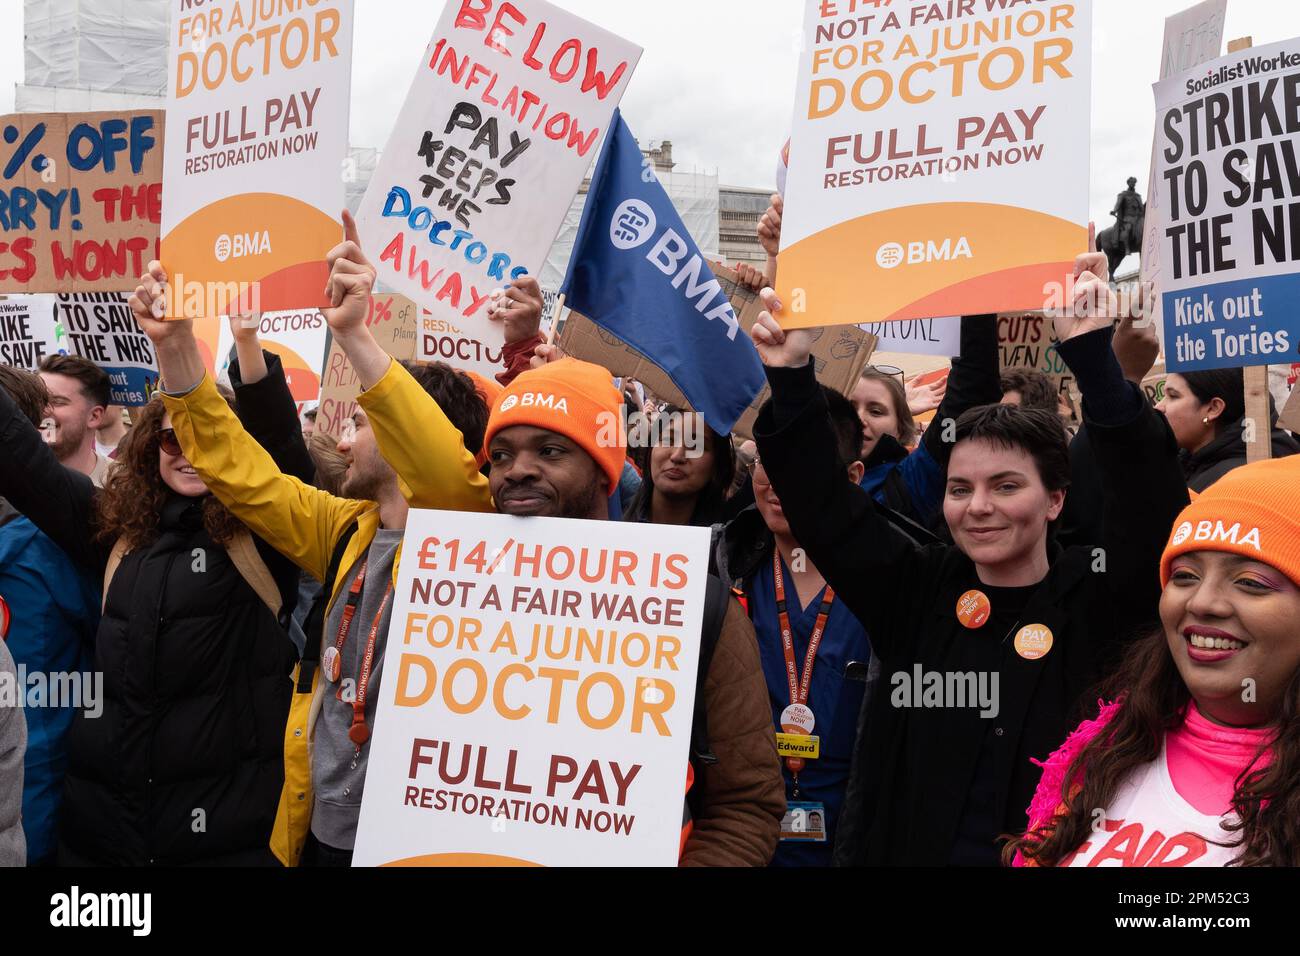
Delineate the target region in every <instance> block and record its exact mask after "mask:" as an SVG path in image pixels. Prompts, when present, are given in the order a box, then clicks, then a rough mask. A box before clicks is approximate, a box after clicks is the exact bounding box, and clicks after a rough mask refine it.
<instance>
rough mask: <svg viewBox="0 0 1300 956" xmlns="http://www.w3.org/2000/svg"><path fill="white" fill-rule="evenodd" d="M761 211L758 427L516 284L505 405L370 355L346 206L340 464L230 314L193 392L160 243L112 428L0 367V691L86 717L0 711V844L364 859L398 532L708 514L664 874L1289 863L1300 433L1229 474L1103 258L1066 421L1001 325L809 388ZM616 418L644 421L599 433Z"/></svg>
mask: <svg viewBox="0 0 1300 956" xmlns="http://www.w3.org/2000/svg"><path fill="white" fill-rule="evenodd" d="M781 213H782V206H781V201H780V197H774V200H773V204H772V207H771V208H770V209H769V210H768V213H767V214H766V215H765V216H764V217H763V219H762V222H761V224H760V227H759V240H760V242H761V243H762V244H763V245H764V247H765V249H767V251H768V261H767V264H766V267H765V268H764V269H763V270H761V271H760V270H757V269H748V270H746V272H745V273H744V275H743V278H744V279H745V280H746V281H748V282H750V283H751V284H752V285H753V286H754V287H755V288H756V289H758V288H762V293H761V294H762V297H763V302H764V306H765V311H764V312H763V313H762V315H760V317H759V319H758V321H757V323H756V324H755V326H754V328H753V331H752V337H753V341H754V344H755V346H756V347H757V349H758V352H759V355H760V357H761V359H762V360H763V363H764V365H765V367H766V369H767V377H768V382H769V384H770V386H771V390H772V397H771V400H770V401H769V402H767V404H766V405H765V406H764V407H763V409H762V411H761V413H760V414H759V416H758V419H757V422H756V423H755V425H754V429H753V437H752V440H744V439H742V437H740V436H728V435H721V434H718V433H716V432H713V431H712V430H710V429H708V428H707V427H705V426H704V425H703V423H702V421H700V420H698V419H697V418H696V416H694V414H693V413H691V412H689V411H684V410H682V409H679V408H676V407H674V406H671V405H666V404H664V403H661V402H659V401H657V400H656V399H655V397H654V396H653V395H650V394H648V393H647V392H646V390H645V388H644V386H642V385H640V384H639V383H635V382H630V381H622V382H619V383H616V382H615V380H614V378H613V377H612V376H611V374H610V373H609V372H608V371H607V370H605V369H603V368H601V367H599V366H596V365H592V364H590V363H586V362H582V361H579V360H577V359H574V358H570V357H566V356H564V355H563V354H562V353H561V352H560V351H559V349H557V348H556V347H555V346H554V345H551V344H549V343H548V342H547V341H546V339H544V338H543V336H542V335H541V332H540V322H541V316H542V312H543V300H542V295H541V290H540V287H539V286H538V284H537V283H536V281H535V280H533V279H531V278H528V277H524V278H521V279H518V280H516V281H515V282H514V283H512V284H511V285H510V286H509V287H508V288H507V289H505V290H502V291H501V292H499V293H497V294H496V295H495V297H494V299H493V304H492V306H491V316H492V317H493V318H494V319H495V320H498V321H500V322H501V323H502V325H503V327H504V330H505V336H506V341H507V348H506V358H505V362H504V364H503V368H502V371H501V373H500V374H499V375H498V376H497V379H496V381H488V380H485V379H483V378H481V377H477V376H470V375H468V374H465V373H462V372H459V371H457V370H455V369H452V368H450V367H448V366H446V365H440V364H433V365H420V364H411V363H401V362H396V361H394V360H393V359H391V358H390V357H389V356H388V354H387V353H385V352H384V350H383V349H382V348H381V347H380V346H379V345H378V343H377V342H376V341H375V339H374V337H373V336H372V334H371V332H370V330H369V329H368V327H367V325H366V321H365V320H366V317H367V315H368V311H369V306H370V298H371V294H372V291H373V286H374V281H375V269H374V267H373V265H372V264H371V261H370V259H369V258H368V257H367V254H366V251H365V250H363V249H362V248H361V246H360V242H359V239H358V237H357V233H356V227H355V223H354V222H353V221H352V219H351V217H350V216H348V215H347V214H345V215H344V225H345V238H344V241H343V242H342V243H341V244H340V245H339V246H338V247H337V248H335V249H334V250H333V251H332V252H331V254H330V256H329V260H328V266H329V270H330V273H329V286H328V290H327V295H328V298H329V300H330V302H331V303H332V305H331V307H330V308H327V309H325V310H323V314H324V316H325V319H326V320H327V322H328V324H329V327H330V330H331V333H332V335H333V337H334V341H335V342H336V343H337V344H338V345H339V346H340V347H341V348H342V349H343V350H344V352H345V353H346V354H347V356H348V358H349V359H350V361H351V362H352V364H353V366H354V368H355V369H356V372H357V375H358V377H359V379H360V382H361V385H362V387H363V391H362V394H361V397H360V399H359V404H358V410H357V412H356V414H355V416H354V417H353V419H352V421H351V423H350V425H349V427H348V429H347V434H346V435H345V436H344V437H343V439H342V440H341V441H339V442H338V443H337V445H335V444H334V443H333V442H332V441H331V440H329V439H327V438H326V437H325V436H324V435H323V433H322V432H321V430H319V429H317V428H316V420H315V416H314V415H311V414H309V415H308V417H306V418H305V419H304V418H300V417H299V415H298V412H297V408H296V406H295V403H294V400H293V398H292V397H291V395H290V392H289V388H288V384H287V381H286V378H285V372H284V369H283V367H282V365H281V363H280V360H279V359H278V358H277V357H275V356H274V355H272V354H271V353H270V352H264V351H263V350H262V348H261V347H260V344H259V342H258V339H257V333H256V328H257V322H256V321H249V320H247V319H246V318H234V319H232V320H231V331H232V336H233V339H234V343H235V351H236V353H237V360H236V361H235V362H234V363H233V364H232V366H231V370H230V376H229V378H230V387H229V388H227V387H226V386H225V385H224V384H218V383H217V382H216V381H214V380H213V377H212V375H211V373H210V372H209V371H208V369H207V368H206V367H205V364H204V360H203V358H202V351H201V349H200V347H199V346H198V344H197V342H196V339H195V335H194V331H193V327H192V323H191V322H189V321H184V320H182V321H160V320H159V318H158V316H159V315H160V314H161V312H160V309H159V306H160V304H161V301H162V299H163V297H164V296H165V294H166V291H167V281H168V276H167V273H166V271H165V268H164V265H163V264H160V263H152V264H151V266H150V269H149V272H148V274H146V275H145V276H142V277H141V280H140V284H139V287H138V288H137V289H136V291H135V294H134V296H133V297H132V301H131V305H132V309H133V311H134V314H135V317H136V319H137V321H138V323H139V324H140V326H141V328H142V330H143V331H144V332H145V333H146V334H147V335H148V336H149V338H150V339H151V340H152V342H153V345H154V348H155V352H156V355H157V359H158V364H159V370H160V373H161V392H160V394H159V395H158V396H156V397H155V398H154V400H153V401H152V402H150V404H148V405H147V406H146V407H145V408H143V409H140V410H137V411H136V412H135V413H134V415H133V416H132V418H131V419H130V421H129V422H128V421H127V420H126V419H124V416H123V414H122V410H121V409H117V408H114V407H112V406H111V392H110V388H109V382H108V379H107V376H106V375H105V374H104V373H103V372H102V371H101V370H99V369H98V368H96V367H95V366H94V365H93V364H91V363H89V362H86V361H84V360H81V359H77V358H72V357H67V356H57V357H54V358H51V359H49V360H47V362H46V363H45V365H44V366H43V367H42V369H41V371H40V374H39V375H37V374H33V373H27V372H22V371H19V370H16V369H11V368H6V367H0V449H3V454H2V455H0V498H2V499H3V500H2V501H0V599H2V600H0V612H2V613H3V616H2V617H0V631H2V632H3V636H4V638H5V640H3V641H0V682H4V681H10V682H13V681H15V680H16V679H17V676H16V675H17V673H19V672H21V671H22V670H24V669H25V670H26V671H27V672H30V673H44V674H56V673H57V674H67V675H80V676H81V677H82V678H84V681H83V683H84V685H85V686H86V687H87V688H89V696H90V697H92V698H93V700H92V701H89V702H88V701H86V700H82V701H79V702H70V701H61V702H59V704H58V706H48V707H32V706H20V704H21V703H22V702H21V701H18V702H15V701H13V700H10V701H9V702H8V704H7V705H6V702H5V699H4V698H3V696H0V864H10V865H15V864H17V865H21V864H23V863H27V864H28V865H85V864H96V865H116V866H148V865H268V866H273V865H284V866H298V865H303V866H327V867H328V866H347V865H350V863H351V860H352V854H353V850H354V846H355V841H356V834H357V824H358V818H359V814H360V807H361V803H362V799H363V796H364V793H365V781H366V773H367V766H368V757H369V744H370V739H371V734H372V730H373V728H374V725H375V715H376V705H377V701H378V698H379V695H378V693H377V688H378V687H379V686H380V684H381V682H382V681H383V680H384V679H385V666H384V665H385V649H386V645H387V642H388V630H389V622H390V620H391V618H392V613H393V596H394V595H393V591H394V587H395V582H396V580H397V574H398V569H399V567H400V563H401V561H402V539H403V533H404V529H405V526H406V522H407V517H408V514H409V512H410V510H411V509H413V508H414V509H439V510H452V511H463V512H477V513H500V514H503V515H509V516H515V517H530V516H541V517H550V518H562V519H578V520H600V521H611V520H623V521H630V522H641V523H654V524H662V525H682V526H693V527H699V528H709V529H710V530H711V533H712V545H711V552H710V576H709V582H708V587H707V589H706V593H707V600H706V604H705V608H704V614H703V624H702V627H701V633H700V635H699V641H700V655H699V661H700V663H699V671H698V675H697V691H696V698H695V701H694V712H693V723H692V730H691V744H690V770H689V774H688V780H687V789H686V793H685V797H684V806H683V808H682V817H683V820H684V824H683V827H682V839H681V851H680V861H681V863H682V864H683V865H697V866H765V865H774V866H828V865H831V864H832V863H834V864H837V865H938V866H948V865H952V866H972V867H979V866H998V865H1018V866H1067V865H1073V866H1085V865H1086V866H1098V865H1125V866H1145V865H1166V866H1175V865H1188V864H1191V865H1296V864H1297V863H1300V764H1298V763H1297V759H1296V756H1295V754H1296V752H1297V750H1298V749H1300V729H1298V728H1300V636H1297V633H1296V631H1295V627H1294V623H1293V622H1294V621H1295V620H1297V619H1300V496H1296V495H1295V494H1293V493H1292V491H1291V489H1292V488H1294V487H1296V486H1297V481H1298V480H1300V457H1296V458H1291V457H1288V456H1290V455H1292V454H1293V453H1295V452H1297V451H1300V445H1297V444H1296V442H1295V440H1294V438H1292V436H1291V435H1289V434H1288V433H1286V432H1284V431H1282V430H1281V429H1280V428H1278V429H1276V430H1275V431H1274V434H1273V451H1274V455H1275V457H1276V459H1277V460H1275V461H1272V462H1268V463H1264V464H1257V465H1247V464H1246V456H1247V452H1246V448H1247V444H1248V442H1249V441H1250V437H1249V436H1248V435H1247V434H1246V433H1247V431H1248V430H1249V429H1250V428H1252V427H1253V426H1254V423H1252V422H1249V421H1248V420H1247V418H1246V411H1245V407H1244V404H1243V395H1244V383H1243V377H1242V374H1241V373H1240V371H1237V372H1204V373H1188V374H1186V375H1171V376H1169V379H1168V383H1167V388H1166V393H1165V398H1164V400H1163V401H1162V402H1161V403H1160V404H1159V405H1158V406H1156V407H1152V405H1151V404H1150V402H1149V401H1148V400H1147V398H1146V396H1145V394H1144V392H1143V390H1142V388H1141V382H1142V381H1143V379H1144V378H1145V377H1146V375H1147V374H1148V373H1149V372H1150V370H1151V368H1152V366H1153V365H1154V363H1155V361H1156V357H1157V354H1158V351H1159V345H1158V342H1156V341H1155V336H1154V334H1153V333H1152V332H1151V331H1150V330H1144V329H1143V328H1142V327H1141V326H1140V324H1137V323H1135V322H1134V320H1133V317H1132V316H1123V317H1122V318H1121V317H1120V316H1119V307H1118V302H1117V300H1116V297H1115V293H1114V292H1113V290H1112V288H1111V285H1110V276H1109V275H1108V271H1107V263H1106V259H1105V256H1103V255H1099V254H1096V253H1089V252H1085V253H1083V254H1081V255H1080V257H1079V258H1078V260H1077V261H1076V264H1075V274H1074V276H1073V277H1072V285H1073V290H1074V292H1073V295H1074V298H1073V301H1072V303H1071V304H1070V306H1068V307H1067V308H1066V309H1064V310H1062V311H1061V312H1060V314H1057V315H1055V316H1054V317H1053V322H1054V324H1055V333H1056V337H1057V339H1058V340H1059V346H1058V350H1059V354H1060V357H1061V359H1062V360H1063V362H1064V363H1065V364H1066V365H1067V366H1068V368H1069V370H1070V372H1071V374H1072V375H1073V376H1074V379H1075V381H1076V382H1077V385H1078V392H1079V394H1080V395H1081V403H1080V404H1079V406H1078V407H1077V408H1075V407H1073V406H1072V404H1071V402H1070V401H1069V400H1063V399H1062V396H1061V393H1060V390H1059V389H1058V388H1057V387H1056V386H1055V385H1054V384H1053V383H1052V382H1051V381H1050V380H1049V379H1047V378H1046V377H1044V376H1042V375H1039V374H1037V373H1032V372H1022V371H1011V372H1008V373H1005V374H1004V373H1003V372H1002V370H1001V368H1000V364H999V347H998V332H997V320H996V317H994V316H988V315H972V316H966V317H964V318H963V319H962V321H961V354H960V356H959V357H956V358H954V360H953V362H952V370H951V373H950V374H949V375H948V377H947V379H946V381H944V382H941V383H938V384H929V385H927V384H923V383H922V382H921V381H919V380H917V381H913V382H910V383H909V382H905V381H904V376H903V374H902V373H901V372H900V371H899V370H897V369H889V368H880V367H871V368H868V369H867V370H866V371H865V372H864V373H863V374H862V376H861V379H860V380H859V381H858V382H857V384H856V386H855V387H854V389H853V390H852V392H851V394H850V395H848V396H845V395H841V394H839V393H838V392H835V391H833V390H830V389H827V388H825V387H823V386H821V385H820V384H819V383H818V381H817V378H816V375H815V373H814V365H813V363H812V362H811V360H810V352H811V345H812V341H813V337H812V335H811V334H810V333H809V332H806V331H783V330H782V328H781V325H780V316H781V314H782V303H781V302H780V301H778V299H777V297H776V295H775V293H773V291H772V290H771V288H770V286H771V285H772V284H773V283H774V279H775V275H776V270H777V268H778V264H779V263H778V252H777V250H778V248H779V240H780V224H781ZM864 294H869V290H864ZM534 392H546V393H547V394H551V395H554V396H556V397H562V398H565V399H567V402H566V403H565V407H566V408H567V409H568V411H567V412H559V411H556V410H555V408H553V407H550V406H546V405H542V404H537V403H532V402H525V401H520V400H519V399H520V398H521V397H522V396H524V395H526V394H530V393H534ZM620 413H623V414H629V413H630V414H631V415H633V416H636V415H644V416H650V417H651V418H653V419H654V420H656V421H657V422H659V423H660V424H661V425H662V427H659V428H655V429H651V430H650V434H652V435H653V436H654V439H653V441H651V442H650V443H649V446H648V447H641V448H628V447H626V446H624V445H622V444H619V443H617V442H614V443H611V442H610V441H609V440H608V437H607V436H608V430H607V429H604V428H602V422H605V421H608V416H610V415H619V414H620ZM927 416H932V419H933V421H932V424H930V425H929V427H923V426H922V425H921V424H919V422H920V421H922V420H924V419H925V418H926V417H927ZM1071 420H1077V421H1079V422H1081V423H1082V424H1081V426H1078V425H1071V424H1070V422H1071ZM1273 426H1274V423H1273V422H1269V423H1268V427H1267V428H1265V429H1264V430H1265V432H1267V431H1268V430H1270V429H1272V428H1273ZM344 680H353V681H354V682H355V689H354V691H353V693H352V694H350V695H344V694H342V693H339V692H337V691H338V689H339V687H340V683H341V682H342V681H344ZM954 691H956V692H957V693H956V694H955V695H954ZM809 735H816V736H817V738H818V740H819V750H818V755H817V756H816V758H811V757H809V758H805V757H800V756H791V755H790V754H789V752H788V751H786V750H783V749H782V741H784V742H785V743H786V744H788V739H789V738H790V737H799V736H809ZM673 812H674V813H675V812H676V810H675V809H674V811H673ZM1099 814H1101V815H1102V816H1104V819H1099ZM575 862H579V861H575Z"/></svg>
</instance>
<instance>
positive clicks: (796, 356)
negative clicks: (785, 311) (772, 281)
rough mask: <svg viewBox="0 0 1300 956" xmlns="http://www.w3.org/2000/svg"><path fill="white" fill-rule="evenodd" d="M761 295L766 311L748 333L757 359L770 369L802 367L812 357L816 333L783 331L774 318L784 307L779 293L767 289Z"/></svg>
mask: <svg viewBox="0 0 1300 956" xmlns="http://www.w3.org/2000/svg"><path fill="white" fill-rule="evenodd" d="M760 295H761V296H762V299H763V305H764V306H765V308H764V310H763V311H762V312H760V313H759V315H758V319H757V321H755V322H754V327H753V328H752V329H750V331H749V337H750V338H751V339H753V340H754V347H755V348H756V349H758V357H759V358H760V359H762V360H763V364H764V365H766V366H767V367H768V368H803V367H804V366H805V365H807V364H808V357H809V356H810V355H812V344H813V333H812V332H811V331H810V330H808V329H791V330H789V331H786V330H785V329H782V328H781V326H780V324H779V323H778V322H777V321H776V319H775V318H774V316H777V315H780V314H781V310H782V308H783V306H782V304H781V300H780V299H778V298H777V295H776V292H774V291H773V290H772V289H764V290H763V291H762V292H761V293H760Z"/></svg>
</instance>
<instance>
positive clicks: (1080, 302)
mask: <svg viewBox="0 0 1300 956" xmlns="http://www.w3.org/2000/svg"><path fill="white" fill-rule="evenodd" d="M1096 245H1097V225H1096V223H1089V224H1088V248H1089V249H1090V250H1091V249H1093V248H1095V247H1096ZM1118 314H1119V302H1118V300H1117V299H1116V296H1115V291H1114V290H1113V289H1112V288H1111V287H1110V267H1109V265H1108V263H1107V261H1106V255H1105V253H1101V252H1085V253H1083V254H1082V255H1080V256H1078V257H1077V258H1076V259H1075V260H1074V289H1073V294H1072V296H1071V300H1070V302H1069V304H1068V305H1066V307H1065V308H1064V309H1063V310H1061V311H1060V312H1058V313H1057V314H1056V315H1054V316H1053V323H1054V324H1055V326H1056V337H1057V338H1058V339H1060V340H1061V341H1062V342H1066V341H1069V340H1070V339H1075V338H1078V337H1079V336H1081V335H1087V334H1088V333H1089V332H1096V331H1097V330H1098V329H1105V328H1109V327H1110V326H1112V325H1113V324H1114V322H1115V319H1116V317H1117V316H1118Z"/></svg>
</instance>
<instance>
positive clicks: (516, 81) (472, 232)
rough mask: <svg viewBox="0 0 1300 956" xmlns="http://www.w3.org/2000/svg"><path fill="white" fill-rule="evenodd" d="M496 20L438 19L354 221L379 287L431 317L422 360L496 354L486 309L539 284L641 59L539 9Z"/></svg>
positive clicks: (459, 7) (454, 15) (502, 8)
mask: <svg viewBox="0 0 1300 956" xmlns="http://www.w3.org/2000/svg"><path fill="white" fill-rule="evenodd" d="M493 6H494V5H493V3H492V2H491V0H479V2H473V3H471V2H465V3H450V2H449V3H448V4H447V5H446V7H445V8H444V10H443V14H442V18H441V20H439V22H438V26H437V28H436V29H435V31H434V34H433V38H432V40H431V41H430V43H429V47H428V50H427V51H426V53H425V56H424V59H423V60H422V61H421V64H420V67H419V70H418V71H417V73H416V76H415V81H414V82H413V83H412V85H411V91H410V93H409V94H408V95H407V99H406V102H405V104H404V105H403V106H402V111H401V113H400V115H399V116H398V119H397V124H396V126H395V128H394V130H393V135H392V137H391V138H390V139H389V141H388V146H387V148H386V149H385V150H384V152H383V155H382V157H381V159H380V161H379V166H378V168H377V169H376V170H375V174H374V177H373V179H371V182H370V188H369V189H368V190H367V191H366V195H365V197H364V198H363V199H362V202H361V208H360V210H359V212H358V216H357V220H358V225H359V228H360V230H361V239H362V244H363V245H364V247H365V248H366V250H367V251H368V253H369V255H370V257H371V259H372V260H373V261H374V262H375V265H376V266H377V267H378V269H379V281H380V282H381V283H383V284H384V287H385V288H392V289H394V290H395V291H397V292H400V293H403V294H404V295H407V296H409V297H410V298H412V299H414V300H415V301H416V302H418V303H419V304H420V305H421V306H423V307H424V308H426V309H428V310H429V312H430V313H431V314H430V315H429V316H428V317H426V318H423V319H422V320H421V322H422V328H427V329H429V330H430V333H429V335H430V337H426V335H425V334H423V333H422V334H421V336H420V339H419V343H418V353H417V354H418V355H419V356H420V357H421V358H429V359H434V358H441V357H442V356H440V355H439V354H438V349H439V348H441V347H443V345H442V343H443V342H444V341H445V339H439V338H438V336H439V335H442V334H450V335H451V336H452V337H453V338H454V339H455V340H457V341H463V342H467V343H477V345H475V348H476V349H478V348H482V349H484V350H486V351H489V352H496V351H499V350H500V349H501V347H502V346H503V345H504V343H505V336H504V331H503V329H502V327H501V326H500V325H499V324H497V323H493V322H490V321H489V320H488V319H487V305H488V301H489V295H490V293H491V292H492V290H493V289H497V288H501V287H503V286H505V285H506V284H508V283H509V282H510V281H511V280H513V279H516V278H518V277H519V276H521V275H525V274H528V275H534V276H536V275H540V273H541V269H542V265H543V263H544V261H545V258H546V254H547V252H548V251H549V249H550V247H551V243H552V242H553V241H554V238H555V236H556V234H557V233H558V232H559V229H560V226H561V225H562V223H563V221H564V217H565V214H566V213H567V212H568V209H569V205H570V203H571V202H572V200H573V197H574V195H575V193H576V192H577V190H578V186H579V185H580V184H581V182H582V177H583V176H584V175H585V174H586V172H587V171H588V169H589V168H590V167H591V164H592V162H593V160H594V159H595V158H596V147H597V145H598V144H599V142H600V139H601V136H602V135H603V133H604V132H605V129H606V126H607V125H608V123H609V119H610V116H611V115H612V114H613V111H614V108H615V107H616V106H617V105H618V103H619V100H620V99H622V96H623V92H624V90H625V89H626V88H627V83H628V81H629V80H630V79H631V77H632V72H633V70H635V69H636V65H637V62H638V61H639V60H640V56H641V50H640V48H639V47H637V46H635V45H633V44H631V43H628V42H627V41H626V40H623V39H621V38H620V37H617V36H615V35H614V34H612V33H609V32H607V31H605V30H602V29H600V28H599V27H597V26H594V25H593V24H590V23H588V22H587V21H585V20H581V19H579V18H578V17H575V16H573V15H572V14H570V13H567V12H565V11H564V10H561V9H560V8H559V7H556V6H553V5H552V4H549V3H545V2H543V0H517V2H514V3H502V4H497V5H496V9H495V10H493ZM452 327H454V328H455V329H456V332H455V333H448V331H447V330H448V329H450V328H452Z"/></svg>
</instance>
